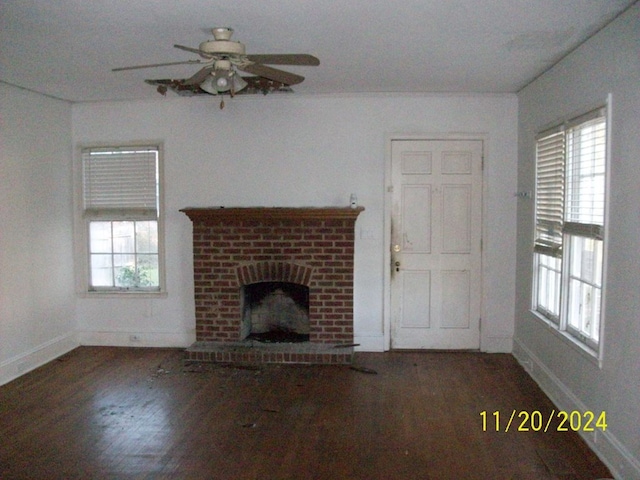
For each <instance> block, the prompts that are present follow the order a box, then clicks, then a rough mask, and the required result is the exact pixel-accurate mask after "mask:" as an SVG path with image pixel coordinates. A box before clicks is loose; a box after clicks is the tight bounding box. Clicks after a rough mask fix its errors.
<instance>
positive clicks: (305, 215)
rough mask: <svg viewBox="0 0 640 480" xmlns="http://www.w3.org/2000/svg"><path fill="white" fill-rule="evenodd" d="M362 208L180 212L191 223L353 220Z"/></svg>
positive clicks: (200, 209) (290, 208)
mask: <svg viewBox="0 0 640 480" xmlns="http://www.w3.org/2000/svg"><path fill="white" fill-rule="evenodd" d="M363 210H364V207H356V208H351V207H186V208H183V209H181V210H180V211H181V212H183V213H184V214H185V215H187V216H188V217H189V218H190V219H191V221H192V222H196V221H197V222H205V223H207V222H211V221H214V222H215V221H221V220H254V219H259V220H269V219H273V220H305V219H354V220H355V218H356V217H357V216H358V215H359V214H360V212H362V211H363Z"/></svg>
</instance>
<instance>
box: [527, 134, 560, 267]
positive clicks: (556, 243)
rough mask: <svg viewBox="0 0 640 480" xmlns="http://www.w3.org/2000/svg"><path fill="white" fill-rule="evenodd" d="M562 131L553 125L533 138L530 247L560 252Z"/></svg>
mask: <svg viewBox="0 0 640 480" xmlns="http://www.w3.org/2000/svg"><path fill="white" fill-rule="evenodd" d="M564 168H565V132H564V130H563V129H555V130H554V131H551V132H546V133H543V134H541V135H540V137H539V138H538V140H537V142H536V206H535V208H536V211H535V214H536V238H535V244H534V251H535V252H537V253H544V254H546V255H551V256H554V257H560V256H561V254H562V228H563V220H564V174H565V171H564Z"/></svg>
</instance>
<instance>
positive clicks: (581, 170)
mask: <svg viewBox="0 0 640 480" xmlns="http://www.w3.org/2000/svg"><path fill="white" fill-rule="evenodd" d="M605 113H606V111H605V109H604V108H602V109H598V110H594V111H592V112H589V113H587V114H585V115H582V116H580V117H578V118H575V119H572V120H570V121H568V122H566V123H564V124H562V125H560V126H558V127H556V128H554V129H552V130H547V131H545V132H543V133H541V134H540V135H539V136H538V138H537V140H536V199H535V200H536V201H535V241H534V282H533V285H534V292H533V309H534V310H535V311H536V312H537V313H538V314H539V315H541V316H543V317H544V318H546V319H547V320H549V321H551V322H552V323H553V324H555V325H556V326H557V327H558V328H559V329H560V330H561V331H563V332H566V333H567V334H568V335H570V336H572V338H574V339H577V340H578V341H579V342H581V343H582V344H584V345H585V346H586V347H587V349H588V350H590V351H591V352H596V350H597V348H598V345H599V341H600V326H601V315H602V312H601V309H602V286H603V285H602V283H603V281H602V274H603V263H604V244H603V240H604V225H605V212H606V191H605V190H606V170H607V155H606V150H607V142H606V136H607V124H606V117H605Z"/></svg>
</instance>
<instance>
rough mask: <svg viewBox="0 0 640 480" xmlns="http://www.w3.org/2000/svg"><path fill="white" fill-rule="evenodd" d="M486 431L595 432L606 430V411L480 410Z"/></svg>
mask: <svg viewBox="0 0 640 480" xmlns="http://www.w3.org/2000/svg"><path fill="white" fill-rule="evenodd" d="M480 418H481V420H482V431H483V432H505V433H506V432H509V431H518V432H551V431H556V432H594V431H595V430H602V431H603V432H604V431H605V430H606V429H607V414H606V412H600V413H599V414H598V413H594V412H592V411H589V410H587V411H584V412H580V411H577V410H573V411H571V412H566V411H564V410H558V411H556V410H552V411H551V412H541V411H539V410H533V411H531V412H529V411H525V410H520V411H518V410H515V409H514V410H513V411H511V412H507V413H505V414H504V415H503V414H502V412H500V410H496V411H494V412H487V411H486V410H483V411H482V412H480Z"/></svg>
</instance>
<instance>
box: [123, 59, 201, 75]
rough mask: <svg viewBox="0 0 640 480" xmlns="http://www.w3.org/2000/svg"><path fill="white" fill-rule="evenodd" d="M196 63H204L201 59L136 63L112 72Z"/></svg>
mask: <svg viewBox="0 0 640 480" xmlns="http://www.w3.org/2000/svg"><path fill="white" fill-rule="evenodd" d="M194 63H204V62H202V61H201V60H186V61H182V62H168V63H152V64H150V65H135V66H133V67H120V68H113V69H111V71H112V72H121V71H123V70H137V69H139V68H156V67H168V66H169V65H189V64H194Z"/></svg>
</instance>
